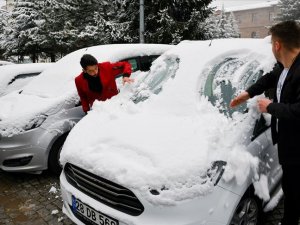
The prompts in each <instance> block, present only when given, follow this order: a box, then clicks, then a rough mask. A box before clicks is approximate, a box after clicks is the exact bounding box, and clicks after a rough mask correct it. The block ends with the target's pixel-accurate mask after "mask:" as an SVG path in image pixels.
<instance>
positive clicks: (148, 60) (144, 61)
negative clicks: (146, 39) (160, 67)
mask: <svg viewBox="0 0 300 225" xmlns="http://www.w3.org/2000/svg"><path fill="white" fill-rule="evenodd" d="M157 57H158V55H157V56H154V55H153V56H142V57H141V58H140V62H141V67H140V70H141V71H148V70H150V67H151V65H152V62H153V61H154V60H155V59H156V58H157Z"/></svg>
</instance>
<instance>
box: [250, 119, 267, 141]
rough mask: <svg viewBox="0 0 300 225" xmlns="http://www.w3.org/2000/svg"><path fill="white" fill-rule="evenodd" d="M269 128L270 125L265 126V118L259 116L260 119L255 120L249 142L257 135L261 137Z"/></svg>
mask: <svg viewBox="0 0 300 225" xmlns="http://www.w3.org/2000/svg"><path fill="white" fill-rule="evenodd" d="M269 127H270V125H268V124H267V121H266V119H265V117H264V116H263V115H261V116H260V118H259V119H258V120H256V123H255V126H254V129H253V134H252V136H251V141H253V140H254V139H255V138H257V137H258V136H259V135H261V134H262V133H263V132H264V131H266V130H267V129H268V128H269Z"/></svg>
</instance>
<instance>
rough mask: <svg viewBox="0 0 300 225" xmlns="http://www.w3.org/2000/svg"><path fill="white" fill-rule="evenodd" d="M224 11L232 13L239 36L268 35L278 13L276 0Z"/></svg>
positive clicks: (260, 36)
mask: <svg viewBox="0 0 300 225" xmlns="http://www.w3.org/2000/svg"><path fill="white" fill-rule="evenodd" d="M225 11H226V12H227V13H231V12H232V13H233V15H234V17H235V19H236V21H237V23H238V27H239V32H240V37H241V38H264V37H266V36H268V35H269V28H270V27H271V26H272V25H274V24H275V23H276V21H275V18H276V17H277V16H278V14H279V13H280V9H279V7H278V1H277V0H274V1H270V2H264V3H257V4H254V5H247V6H241V7H232V8H227V9H225Z"/></svg>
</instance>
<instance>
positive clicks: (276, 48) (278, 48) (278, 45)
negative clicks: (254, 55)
mask: <svg viewBox="0 0 300 225" xmlns="http://www.w3.org/2000/svg"><path fill="white" fill-rule="evenodd" d="M274 44H275V50H276V52H278V51H279V50H280V49H281V43H280V42H279V41H275V43H274Z"/></svg>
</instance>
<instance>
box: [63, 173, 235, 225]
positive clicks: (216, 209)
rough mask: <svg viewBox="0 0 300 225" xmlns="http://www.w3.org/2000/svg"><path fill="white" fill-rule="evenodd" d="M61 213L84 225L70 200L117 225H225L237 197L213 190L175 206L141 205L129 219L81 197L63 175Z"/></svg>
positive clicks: (226, 192) (144, 202)
mask: <svg viewBox="0 0 300 225" xmlns="http://www.w3.org/2000/svg"><path fill="white" fill-rule="evenodd" d="M60 185H61V193H62V198H63V212H64V213H65V214H66V215H67V216H68V217H69V218H70V219H71V220H72V221H73V222H75V223H76V224H80V225H84V223H83V222H81V221H80V220H79V219H78V218H77V217H76V216H75V214H74V213H73V211H72V207H71V205H72V196H75V197H76V198H77V199H80V201H82V202H83V203H85V204H87V205H88V206H90V207H92V208H93V209H95V210H96V211H98V212H101V213H103V214H104V215H106V216H109V217H111V218H114V219H116V220H118V221H119V225H153V224H160V225H170V224H173V225H199V224H206V225H225V224H229V222H230V218H231V217H232V215H233V213H234V210H235V208H236V206H237V204H238V202H239V201H240V198H241V197H240V196H238V195H236V194H234V193H232V192H230V191H227V190H225V189H223V188H221V187H218V186H216V187H215V188H214V191H213V193H212V194H208V195H207V196H204V197H199V198H196V199H193V200H191V201H186V202H182V203H180V204H177V205H175V206H161V205H153V204H150V203H149V202H147V201H142V200H141V199H142V198H141V197H140V196H139V195H138V194H136V196H137V197H138V198H139V199H140V201H141V202H142V204H143V205H144V208H145V210H144V212H143V213H142V214H141V215H139V216H131V215H128V214H126V213H122V212H120V211H118V210H115V209H113V208H111V207H108V206H106V205H104V204H102V203H100V202H98V201H96V200H95V199H93V198H91V197H89V196H87V195H86V194H84V193H82V192H81V191H79V190H78V189H76V188H75V187H73V186H72V185H71V184H70V183H68V181H67V180H66V177H65V174H64V172H62V173H61V175H60Z"/></svg>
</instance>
